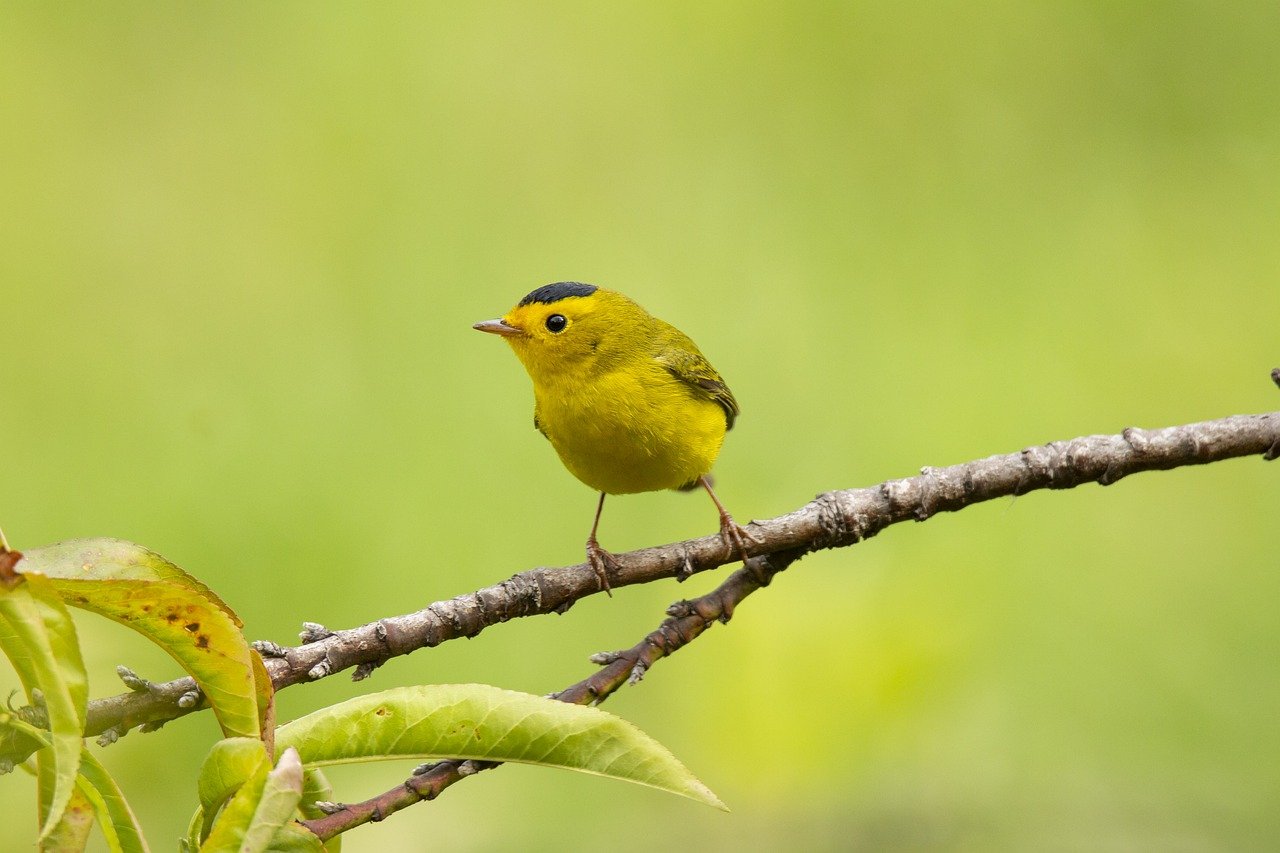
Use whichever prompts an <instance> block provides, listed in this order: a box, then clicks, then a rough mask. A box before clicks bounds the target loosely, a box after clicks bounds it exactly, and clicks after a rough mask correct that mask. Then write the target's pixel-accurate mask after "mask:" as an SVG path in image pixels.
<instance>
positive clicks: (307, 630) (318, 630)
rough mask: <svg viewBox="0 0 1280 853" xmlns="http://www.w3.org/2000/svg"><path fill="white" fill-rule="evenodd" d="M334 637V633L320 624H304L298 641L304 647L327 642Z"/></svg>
mask: <svg viewBox="0 0 1280 853" xmlns="http://www.w3.org/2000/svg"><path fill="white" fill-rule="evenodd" d="M332 636H333V632H332V631H330V630H329V629H328V628H326V627H325V626H323V625H321V624H320V623H319V622H303V623H302V630H301V631H300V632H299V633H298V639H299V640H301V641H302V645H304V646H306V645H310V644H311V643H318V642H320V641H321V640H327V639H329V638H330V637H332Z"/></svg>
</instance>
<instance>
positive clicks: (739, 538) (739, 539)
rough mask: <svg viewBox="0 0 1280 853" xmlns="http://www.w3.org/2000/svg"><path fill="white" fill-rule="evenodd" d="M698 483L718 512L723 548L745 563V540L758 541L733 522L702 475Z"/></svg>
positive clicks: (758, 541)
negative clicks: (735, 553)
mask: <svg viewBox="0 0 1280 853" xmlns="http://www.w3.org/2000/svg"><path fill="white" fill-rule="evenodd" d="M698 482H699V483H701V484H702V488H704V489H706V490H707V494H708V495H710V496H711V501H712V502H713V503H714V504H715V505H716V509H717V510H719V511H720V539H721V540H722V541H723V542H724V547H725V548H727V549H728V550H729V553H730V554H732V553H734V552H735V551H736V552H737V554H738V556H739V557H741V558H742V561H743V562H744V563H745V562H746V561H747V540H748V539H750V540H751V541H752V542H755V543H757V544H759V543H760V540H759V539H758V538H757V537H755V536H754V535H752V533H751V531H749V530H747V529H746V528H745V527H743V526H742V525H741V524H738V522H736V521H734V520H733V516H732V515H729V511H728V510H727V509H725V508H724V504H722V503H720V499H719V498H718V497H716V493H715V491H714V490H713V489H712V488H711V481H710V480H708V479H707V478H706V475H703V476H701V477H699V478H698Z"/></svg>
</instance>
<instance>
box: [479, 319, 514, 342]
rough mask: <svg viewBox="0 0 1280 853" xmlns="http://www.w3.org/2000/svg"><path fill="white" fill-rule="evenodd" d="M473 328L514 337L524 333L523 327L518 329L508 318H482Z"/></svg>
mask: <svg viewBox="0 0 1280 853" xmlns="http://www.w3.org/2000/svg"><path fill="white" fill-rule="evenodd" d="M471 328H473V329H477V330H479V331H481V332H488V333H489V334H491V335H502V336H503V337H504V338H513V337H515V336H516V335H523V334H524V330H523V329H517V328H516V327H515V326H512V325H511V324H510V323H508V322H507V321H506V320H503V319H502V318H498V319H497V320H482V321H481V322H479V323H476V324H475V325H474V326H472V327H471Z"/></svg>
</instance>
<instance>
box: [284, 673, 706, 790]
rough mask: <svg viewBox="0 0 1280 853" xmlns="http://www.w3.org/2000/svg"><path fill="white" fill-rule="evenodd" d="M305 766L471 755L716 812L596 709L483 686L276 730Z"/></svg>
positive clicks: (404, 692) (444, 690) (403, 693)
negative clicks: (607, 781) (609, 781)
mask: <svg viewBox="0 0 1280 853" xmlns="http://www.w3.org/2000/svg"><path fill="white" fill-rule="evenodd" d="M276 746H277V748H279V749H285V748H286V747H290V746H292V747H294V748H296V749H297V750H298V754H299V755H301V756H302V761H303V763H304V764H306V765H307V766H315V765H326V764H345V763H349V762H356V761H376V760H380V759H388V758H397V759H403V758H415V759H419V758H474V759H480V760H488V761H514V762H518V763H522V764H538V765H543V766H548V767H563V768H566V769H570V770H579V771H582V772H584V773H594V774H597V775H600V776H610V777H613V778H616V779H623V780H626V781H628V782H635V783H637V784H640V785H647V786H649V787H653V788H658V789H660V790H663V791H670V792H671V793H674V794H680V795H681V796H685V797H689V798H691V799H694V800H697V801H698V802H702V803H706V804H708V805H712V806H715V807H717V808H721V809H723V808H724V804H723V803H721V802H720V800H719V798H717V797H716V795H715V794H713V793H711V791H710V790H709V789H708V788H707V787H706V786H705V785H703V784H702V783H701V782H699V781H698V780H697V779H696V778H694V776H693V774H691V773H690V772H689V770H688V769H687V768H686V767H685V766H684V765H683V764H681V763H680V762H679V761H678V760H677V759H676V757H675V756H673V755H672V754H671V753H670V752H669V751H667V749H666V747H664V746H662V745H661V744H660V743H658V742H657V741H655V740H654V739H653V738H651V737H649V736H648V735H646V734H645V733H644V732H642V731H640V730H639V729H637V728H636V727H635V726H633V725H632V724H631V723H628V722H627V721H625V720H623V719H620V718H619V717H615V716H614V715H612V714H609V713H607V712H605V711H601V710H600V709H598V708H588V707H584V706H581V705H569V704H567V703H564V702H556V701H554V700H552V699H546V698H543V697H540V696H531V695H529V694H526V693H516V692H513V691H510V690H502V689H499V688H497V687H489V686H487V685H483V684H439V685H430V686H421V687H401V688H396V689H393V690H387V691H384V692H382V693H373V694H370V695H368V696H361V697H358V698H355V699H351V700H348V701H346V702H341V703H339V704H337V705H333V706H331V707H329V708H324V709H321V710H319V711H316V712H315V713H312V714H308V715H307V716H305V717H302V718H301V719H298V720H294V721H293V722H291V723H288V724H286V725H283V726H281V727H279V728H278V729H277V730H276Z"/></svg>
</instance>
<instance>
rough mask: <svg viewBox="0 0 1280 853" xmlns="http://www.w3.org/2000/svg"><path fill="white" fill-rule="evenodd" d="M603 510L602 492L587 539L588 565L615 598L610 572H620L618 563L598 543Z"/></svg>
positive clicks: (604, 588)
mask: <svg viewBox="0 0 1280 853" xmlns="http://www.w3.org/2000/svg"><path fill="white" fill-rule="evenodd" d="M603 510H604V492H601V493H600V503H598V504H596V520H595V521H594V522H592V524H591V535H590V536H588V537H587V565H589V566H591V568H592V569H594V570H595V573H596V577H598V578H599V579H600V588H601V589H603V590H604V591H605V593H607V594H608V596H609V597H610V598H613V590H612V589H611V588H610V586H609V572H612V571H617V570H618V568H619V566H618V561H617V560H615V559H614V558H613V555H612V554H610V553H609V552H608V551H606V550H605V549H603V548H601V547H600V543H599V542H597V541H596V528H598V527H599V526H600V513H601V511H603Z"/></svg>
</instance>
